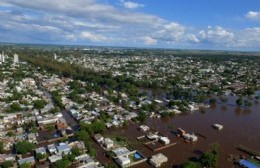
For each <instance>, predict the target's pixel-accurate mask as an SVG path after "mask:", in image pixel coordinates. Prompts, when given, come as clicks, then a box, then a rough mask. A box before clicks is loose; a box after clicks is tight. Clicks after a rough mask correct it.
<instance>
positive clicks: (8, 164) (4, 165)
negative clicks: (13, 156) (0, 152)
mask: <svg viewBox="0 0 260 168" xmlns="http://www.w3.org/2000/svg"><path fill="white" fill-rule="evenodd" d="M0 167H1V168H9V167H13V163H12V161H5V162H3V163H1V164H0Z"/></svg>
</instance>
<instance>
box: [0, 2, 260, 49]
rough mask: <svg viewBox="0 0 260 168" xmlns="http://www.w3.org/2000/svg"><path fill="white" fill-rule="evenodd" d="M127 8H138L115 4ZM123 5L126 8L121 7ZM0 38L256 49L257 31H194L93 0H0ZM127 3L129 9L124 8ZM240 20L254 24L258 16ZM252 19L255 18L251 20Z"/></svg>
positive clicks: (251, 14) (259, 35)
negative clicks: (252, 21) (1, 6)
mask: <svg viewBox="0 0 260 168" xmlns="http://www.w3.org/2000/svg"><path fill="white" fill-rule="evenodd" d="M119 1H120V2H122V5H123V6H124V7H125V8H127V9H136V8H139V7H143V4H138V3H134V2H132V0H129V1H126V0H119ZM123 3H125V4H128V5H126V6H125V5H124V4H123ZM1 4H3V5H4V6H5V7H4V8H3V9H0V40H1V41H7V42H30V43H57V44H62V43H66V44H97V45H101V44H105V45H107V44H109V45H117V46H122V45H124V46H137V45H138V46H147V45H154V46H160V47H167V48H168V47H169V48H170V47H172V48H178V47H182V48H185V47H187V46H188V47H191V46H195V47H198V48H207V47H209V48H210V47H211V48H221V49H226V48H228V49H229V48H235V49H240V48H258V49H257V50H259V48H260V41H259V39H260V33H259V32H260V28H259V27H251V28H246V29H240V30H237V29H231V28H226V27H222V26H209V27H205V28H200V29H198V28H196V27H190V26H187V25H183V24H182V23H178V22H176V21H173V20H166V19H164V18H162V17H159V16H156V15H151V14H147V13H142V12H136V11H135V10H126V9H125V8H122V7H118V6H116V5H115V6H113V5H111V4H107V3H102V1H99V0H73V1H71V0H62V1H61V0H34V1H24V0H2V1H1V2H0V5H1ZM129 4H130V5H129ZM245 17H247V18H248V19H251V20H259V12H256V11H250V12H248V13H247V14H246V15H245ZM257 18H258V19H257Z"/></svg>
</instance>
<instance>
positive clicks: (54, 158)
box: [48, 155, 62, 163]
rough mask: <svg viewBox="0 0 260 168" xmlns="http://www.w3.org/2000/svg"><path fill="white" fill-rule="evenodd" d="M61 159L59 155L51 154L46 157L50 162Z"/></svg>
mask: <svg viewBox="0 0 260 168" xmlns="http://www.w3.org/2000/svg"><path fill="white" fill-rule="evenodd" d="M61 159H62V157H61V156H60V155H52V156H50V157H48V160H49V162H51V163H54V162H56V161H58V160H61Z"/></svg>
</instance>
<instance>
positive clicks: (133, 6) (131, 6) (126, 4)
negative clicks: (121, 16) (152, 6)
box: [120, 0, 144, 9]
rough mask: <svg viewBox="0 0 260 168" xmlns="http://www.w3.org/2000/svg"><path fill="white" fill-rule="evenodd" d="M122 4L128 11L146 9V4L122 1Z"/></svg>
mask: <svg viewBox="0 0 260 168" xmlns="http://www.w3.org/2000/svg"><path fill="white" fill-rule="evenodd" d="M120 2H121V3H122V4H123V6H124V7H125V8H127V9H137V8H141V7H144V4H139V3H135V2H132V1H124V0H120Z"/></svg>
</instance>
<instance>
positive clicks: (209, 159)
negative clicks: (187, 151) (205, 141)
mask: <svg viewBox="0 0 260 168" xmlns="http://www.w3.org/2000/svg"><path fill="white" fill-rule="evenodd" d="M200 159H201V163H202V165H203V166H205V167H216V166H217V161H218V154H217V153H215V152H206V153H204V154H203V155H202V156H201V158H200Z"/></svg>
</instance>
